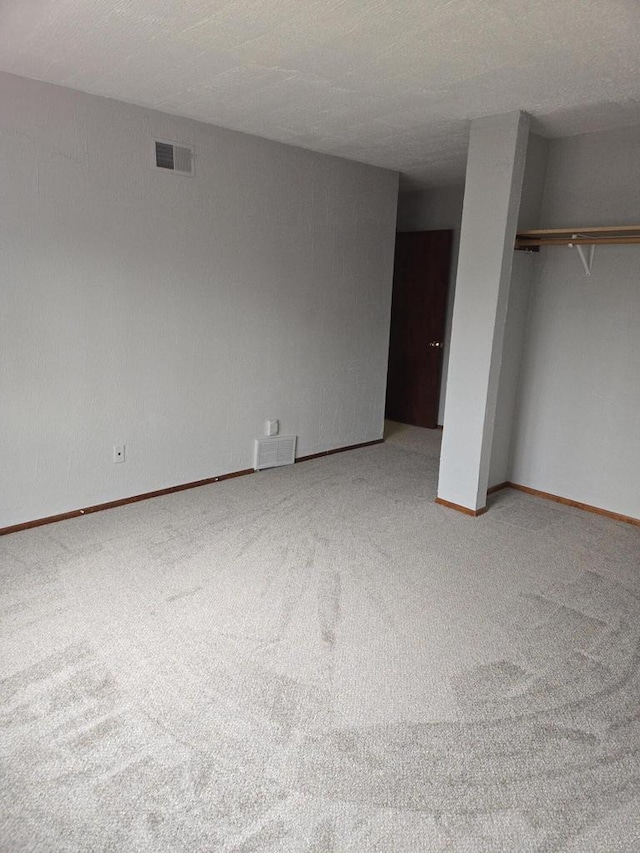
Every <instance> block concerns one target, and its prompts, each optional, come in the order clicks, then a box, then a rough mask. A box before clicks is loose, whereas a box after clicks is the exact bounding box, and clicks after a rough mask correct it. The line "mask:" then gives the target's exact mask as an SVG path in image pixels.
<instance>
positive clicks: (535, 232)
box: [518, 225, 640, 237]
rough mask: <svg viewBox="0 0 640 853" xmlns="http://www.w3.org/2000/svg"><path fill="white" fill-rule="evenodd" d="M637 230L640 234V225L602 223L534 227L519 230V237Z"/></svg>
mask: <svg viewBox="0 0 640 853" xmlns="http://www.w3.org/2000/svg"><path fill="white" fill-rule="evenodd" d="M629 231H631V232H633V231H637V232H638V233H639V234H640V225H602V226H600V227H594V226H591V225H590V226H589V227H587V228H533V229H530V230H529V231H518V237H544V236H551V235H553V234H555V235H559V234H600V233H602V234H611V233H612V232H621V233H627V232H629Z"/></svg>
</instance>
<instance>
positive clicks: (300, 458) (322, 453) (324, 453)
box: [296, 438, 384, 462]
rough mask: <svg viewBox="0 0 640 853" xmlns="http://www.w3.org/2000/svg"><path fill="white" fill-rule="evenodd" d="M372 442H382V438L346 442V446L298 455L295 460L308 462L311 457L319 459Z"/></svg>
mask: <svg viewBox="0 0 640 853" xmlns="http://www.w3.org/2000/svg"><path fill="white" fill-rule="evenodd" d="M374 444H384V438H376V439H374V441H362V442H361V443H360V444H348V445H347V446H346V447H334V449H333V450H321V451H320V453H310V454H309V455H308V456H298V458H297V459H296V462H309V460H311V459H320V458H321V457H322V456H333V454H334V453H345V452H346V451H347V450H358V449H359V448H360V447H371V446H372V445H374Z"/></svg>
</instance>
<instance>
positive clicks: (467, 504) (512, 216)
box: [438, 112, 529, 514]
mask: <svg viewBox="0 0 640 853" xmlns="http://www.w3.org/2000/svg"><path fill="white" fill-rule="evenodd" d="M528 138H529V117H528V116H527V115H526V114H525V113H520V112H513V113H508V114H507V115H502V116H491V117H488V118H480V119H476V120H475V121H473V122H472V124H471V137H470V141H469V154H468V158H467V177H466V186H465V194H464V205H463V210H462V229H461V236H460V252H459V255H458V275H457V278H456V291H455V302H454V307H453V326H452V331H451V349H450V355H449V372H448V378H447V395H446V406H445V412H444V433H443V436H442V454H441V458H440V479H439V482H438V502H442V503H447V504H453V505H454V506H455V507H456V508H459V509H463V510H467V511H470V512H472V513H473V514H476V513H478V512H482V511H483V510H484V508H485V505H486V497H487V484H488V478H489V464H490V461H491V444H492V440H493V427H494V420H495V412H496V400H497V396H498V383H499V379H500V364H501V358H502V344H503V338H504V327H505V321H506V316H507V304H508V300H509V285H510V281H511V265H512V262H513V245H514V240H515V235H516V228H517V222H518V211H519V208H520V197H521V194H522V179H523V174H524V166H525V159H526V153H527V141H528Z"/></svg>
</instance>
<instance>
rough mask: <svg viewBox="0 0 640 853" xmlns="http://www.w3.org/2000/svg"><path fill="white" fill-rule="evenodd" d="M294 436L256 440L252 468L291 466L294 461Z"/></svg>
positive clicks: (257, 469)
mask: <svg viewBox="0 0 640 853" xmlns="http://www.w3.org/2000/svg"><path fill="white" fill-rule="evenodd" d="M296 437H297V436H295V435H279V436H277V437H274V438H257V439H256V450H255V462H254V466H253V467H254V468H255V470H256V471H261V470H262V469H263V468H277V467H278V466H280V465H293V463H294V462H295V461H296Z"/></svg>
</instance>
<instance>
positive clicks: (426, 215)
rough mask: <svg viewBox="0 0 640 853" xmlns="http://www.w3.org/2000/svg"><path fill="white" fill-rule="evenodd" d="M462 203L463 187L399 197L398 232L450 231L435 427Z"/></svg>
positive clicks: (445, 363)
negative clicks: (449, 263)
mask: <svg viewBox="0 0 640 853" xmlns="http://www.w3.org/2000/svg"><path fill="white" fill-rule="evenodd" d="M463 199H464V186H455V187H436V188H434V189H432V190H424V191H417V192H406V193H400V196H399V199H398V231H438V230H441V229H443V230H444V229H451V230H452V231H453V245H452V249H451V275H450V278H449V299H448V302H447V321H446V327H445V338H444V355H443V359H442V385H441V388H440V406H439V411H438V423H439V424H440V425H442V424H443V423H444V403H445V399H446V395H447V370H448V367H449V346H450V342H451V318H452V317H453V300H454V295H455V287H456V274H457V271H458V250H459V248H460V223H461V221H462V202H463Z"/></svg>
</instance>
